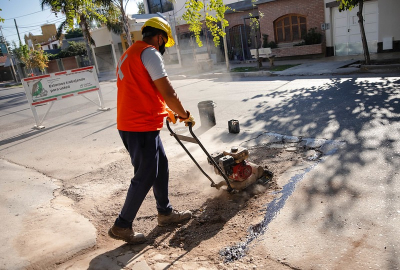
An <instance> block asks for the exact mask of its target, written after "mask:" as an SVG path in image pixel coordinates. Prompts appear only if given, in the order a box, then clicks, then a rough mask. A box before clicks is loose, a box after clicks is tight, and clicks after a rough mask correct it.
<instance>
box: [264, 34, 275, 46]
mask: <svg viewBox="0 0 400 270" xmlns="http://www.w3.org/2000/svg"><path fill="white" fill-rule="evenodd" d="M262 47H263V48H271V49H274V48H278V45H277V44H276V43H275V41H271V42H268V35H266V34H263V44H262Z"/></svg>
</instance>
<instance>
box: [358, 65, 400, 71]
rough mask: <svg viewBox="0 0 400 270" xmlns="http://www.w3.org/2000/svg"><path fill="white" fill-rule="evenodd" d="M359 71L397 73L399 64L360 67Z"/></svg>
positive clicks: (399, 67) (399, 68)
mask: <svg viewBox="0 0 400 270" xmlns="http://www.w3.org/2000/svg"><path fill="white" fill-rule="evenodd" d="M360 69H361V70H362V71H366V72H368V71H375V70H377V71H381V70H385V71H398V70H400V64H390V65H361V67H360Z"/></svg>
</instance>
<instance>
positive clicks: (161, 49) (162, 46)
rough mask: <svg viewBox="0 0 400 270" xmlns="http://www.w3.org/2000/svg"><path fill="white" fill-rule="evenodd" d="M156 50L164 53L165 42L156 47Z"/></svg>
mask: <svg viewBox="0 0 400 270" xmlns="http://www.w3.org/2000/svg"><path fill="white" fill-rule="evenodd" d="M158 50H159V51H160V53H161V55H164V53H165V42H164V43H163V44H162V45H161V46H159V47H158Z"/></svg>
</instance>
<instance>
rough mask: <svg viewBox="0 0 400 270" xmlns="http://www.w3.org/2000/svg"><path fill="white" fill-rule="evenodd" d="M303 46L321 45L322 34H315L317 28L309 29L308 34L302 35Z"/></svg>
mask: <svg viewBox="0 0 400 270" xmlns="http://www.w3.org/2000/svg"><path fill="white" fill-rule="evenodd" d="M302 38H303V40H304V43H305V45H312V44H321V42H322V34H321V33H319V32H317V28H316V27H314V28H310V29H309V30H308V33H302Z"/></svg>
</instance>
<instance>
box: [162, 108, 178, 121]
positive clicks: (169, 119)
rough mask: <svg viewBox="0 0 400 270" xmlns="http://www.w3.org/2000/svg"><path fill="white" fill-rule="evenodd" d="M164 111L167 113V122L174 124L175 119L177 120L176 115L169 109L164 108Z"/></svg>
mask: <svg viewBox="0 0 400 270" xmlns="http://www.w3.org/2000/svg"><path fill="white" fill-rule="evenodd" d="M165 110H166V111H167V113H168V116H167V121H168V122H170V123H172V124H176V119H177V118H178V115H177V114H176V113H174V112H173V111H172V110H171V109H170V108H165Z"/></svg>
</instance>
